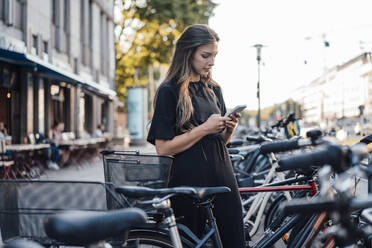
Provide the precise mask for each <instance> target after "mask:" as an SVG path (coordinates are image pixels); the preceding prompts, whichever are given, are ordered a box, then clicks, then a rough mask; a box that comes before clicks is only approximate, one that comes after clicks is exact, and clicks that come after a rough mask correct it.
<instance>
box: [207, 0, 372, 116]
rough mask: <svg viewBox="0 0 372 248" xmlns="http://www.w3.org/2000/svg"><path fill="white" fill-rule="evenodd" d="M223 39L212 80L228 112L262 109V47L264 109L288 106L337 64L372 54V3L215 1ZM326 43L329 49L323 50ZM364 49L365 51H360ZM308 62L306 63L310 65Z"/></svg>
mask: <svg viewBox="0 0 372 248" xmlns="http://www.w3.org/2000/svg"><path fill="white" fill-rule="evenodd" d="M215 2H216V3H218V4H219V5H218V6H217V7H216V9H215V12H214V13H215V15H214V16H213V17H212V18H211V19H210V20H209V26H210V27H211V28H212V29H214V30H215V31H216V32H217V33H218V35H219V37H220V42H219V52H218V55H217V58H216V61H215V65H214V68H213V78H214V79H215V80H216V81H217V82H218V83H219V84H220V85H221V87H222V90H223V93H224V99H225V103H226V105H227V107H228V108H232V107H234V106H235V105H238V104H247V105H248V109H251V110H256V109H257V108H258V100H257V96H256V94H257V81H258V65H257V60H256V55H257V53H256V48H254V47H253V46H254V45H255V44H262V45H264V46H265V47H263V48H262V53H261V57H262V60H261V61H262V62H261V66H260V88H261V91H260V92H261V108H264V107H268V106H271V105H273V104H275V103H280V102H283V101H284V100H286V99H288V98H290V97H291V93H292V92H293V90H294V89H296V88H297V87H299V86H301V85H304V84H308V83H310V82H311V81H312V80H314V79H316V78H317V77H319V76H320V75H321V73H322V72H323V71H324V68H330V67H333V66H335V65H337V64H342V63H344V62H346V61H348V60H349V59H351V58H353V57H356V56H358V55H360V54H361V53H362V52H363V51H371V47H372V18H371V16H372V15H371V13H372V12H371V10H372V1H370V0H369V1H368V0H353V1H351V0H349V1H347V0H311V1H310V0H308V1H306V0H215ZM324 40H326V41H328V42H329V47H325V46H324ZM361 44H362V45H361ZM305 61H306V63H305Z"/></svg>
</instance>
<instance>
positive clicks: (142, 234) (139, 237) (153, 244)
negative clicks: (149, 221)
mask: <svg viewBox="0 0 372 248" xmlns="http://www.w3.org/2000/svg"><path fill="white" fill-rule="evenodd" d="M135 242H138V243H137V244H138V245H139V246H138V248H173V247H174V246H173V244H172V241H171V239H170V237H169V236H168V235H166V234H164V233H159V232H156V231H154V230H151V231H147V230H140V231H131V232H130V233H129V235H128V239H127V243H128V244H129V247H131V246H130V244H136V243H135ZM182 246H183V248H192V247H190V246H189V245H187V244H185V243H184V242H182ZM136 247H137V246H136Z"/></svg>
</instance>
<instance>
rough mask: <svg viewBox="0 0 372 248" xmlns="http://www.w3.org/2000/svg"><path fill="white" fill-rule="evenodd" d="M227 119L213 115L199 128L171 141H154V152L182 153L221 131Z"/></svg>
mask: <svg viewBox="0 0 372 248" xmlns="http://www.w3.org/2000/svg"><path fill="white" fill-rule="evenodd" d="M228 119H229V118H228V117H222V116H221V115H219V114H214V115H211V116H210V117H209V118H208V120H207V121H206V122H204V123H203V124H201V125H200V126H197V127H195V128H193V129H192V130H191V131H188V132H186V133H184V134H181V135H177V136H175V137H174V138H173V139H171V140H162V139H156V140H155V146H156V152H157V153H158V154H159V155H174V154H177V153H180V152H183V151H185V150H187V149H189V148H190V147H191V146H193V145H194V144H195V143H196V142H198V141H199V140H201V139H202V138H203V137H204V136H206V135H208V134H211V133H217V132H220V131H221V130H223V129H224V128H225V126H226V121H227V120H228Z"/></svg>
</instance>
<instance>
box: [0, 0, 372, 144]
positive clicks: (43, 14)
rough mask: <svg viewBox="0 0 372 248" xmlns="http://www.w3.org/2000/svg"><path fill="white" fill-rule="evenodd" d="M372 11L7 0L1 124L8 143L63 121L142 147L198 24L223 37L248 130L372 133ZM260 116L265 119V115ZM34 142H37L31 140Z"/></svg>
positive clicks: (324, 5) (234, 97) (344, 4)
mask: <svg viewBox="0 0 372 248" xmlns="http://www.w3.org/2000/svg"><path fill="white" fill-rule="evenodd" d="M371 7H372V3H371V2H370V1H363V0H355V1H353V2H350V1H344V0H340V1H335V0H323V1H320V0H314V1H302V0H301V1H300V0H297V1H294V0H282V1H275V0H262V1H258V0H252V1H243V0H107V1H104V0H45V1H39V0H27V1H26V0H0V123H2V124H1V126H2V128H0V129H2V130H6V134H5V135H4V139H5V140H6V143H7V144H8V145H11V144H29V143H32V142H33V141H32V138H30V134H43V135H45V136H48V133H50V131H51V130H52V127H53V124H54V123H58V122H63V123H64V130H63V132H66V133H69V135H65V137H67V139H79V138H89V137H93V136H95V133H97V132H96V131H97V129H98V126H100V125H101V124H102V125H103V129H102V133H105V134H106V136H105V137H109V139H110V142H111V144H112V145H117V146H121V147H128V146H129V145H143V144H145V143H146V142H145V139H146V136H147V128H148V124H149V121H150V120H151V117H152V112H153V106H152V103H153V98H154V94H155V91H156V88H157V86H158V85H159V84H160V83H161V81H162V79H163V78H164V76H165V73H166V71H167V67H168V65H169V62H170V58H171V55H172V51H173V45H174V44H175V41H176V40H177V38H178V37H179V35H180V33H181V32H182V30H183V29H184V28H185V27H186V26H188V25H190V24H194V23H205V24H209V25H210V26H211V27H212V28H213V29H215V31H217V33H218V34H219V36H220V40H221V41H220V43H219V54H218V56H217V59H216V63H215V67H214V69H213V77H214V79H215V80H216V81H217V82H218V83H219V84H220V85H221V86H222V88H223V92H224V98H225V102H226V105H227V106H228V107H229V108H232V107H234V106H235V105H238V104H247V105H248V108H247V110H246V111H245V112H244V113H243V118H242V119H241V121H240V124H241V126H242V127H245V128H249V129H257V128H261V129H265V128H267V127H269V126H270V125H273V124H275V123H276V122H277V121H278V120H280V119H284V118H286V117H287V116H288V115H289V114H290V113H295V116H296V118H299V123H300V127H301V132H305V131H306V130H307V129H309V128H313V127H320V128H322V129H323V130H324V131H327V133H329V134H332V135H336V137H337V138H339V139H340V140H344V141H347V140H355V139H357V138H358V137H360V136H361V135H363V134H367V133H370V132H371V130H372V125H371V124H370V123H371V119H372V101H371V99H372V98H371V97H370V96H371V95H372V60H371V47H372V19H371V18H370V13H369V11H370V9H371ZM258 110H259V112H258ZM31 137H32V135H31Z"/></svg>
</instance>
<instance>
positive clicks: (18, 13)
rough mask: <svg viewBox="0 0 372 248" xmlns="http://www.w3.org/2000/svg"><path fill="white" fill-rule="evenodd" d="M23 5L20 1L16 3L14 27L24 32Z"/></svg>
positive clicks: (17, 0)
mask: <svg viewBox="0 0 372 248" xmlns="http://www.w3.org/2000/svg"><path fill="white" fill-rule="evenodd" d="M22 8H23V4H22V3H21V1H20V0H16V1H14V26H15V27H16V28H18V29H20V30H23V21H22V20H23V11H22Z"/></svg>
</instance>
